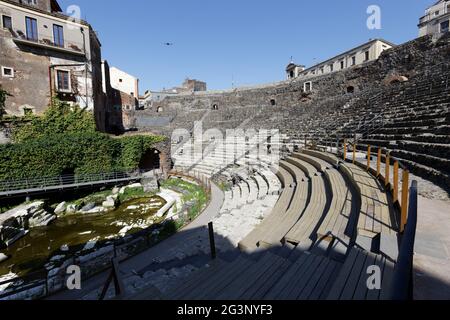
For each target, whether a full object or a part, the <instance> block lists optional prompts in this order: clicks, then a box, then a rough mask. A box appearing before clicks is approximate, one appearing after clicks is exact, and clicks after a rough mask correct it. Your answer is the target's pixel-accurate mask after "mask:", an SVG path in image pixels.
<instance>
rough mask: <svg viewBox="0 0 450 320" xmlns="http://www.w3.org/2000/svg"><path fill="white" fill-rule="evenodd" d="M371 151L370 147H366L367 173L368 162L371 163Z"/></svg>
mask: <svg viewBox="0 0 450 320" xmlns="http://www.w3.org/2000/svg"><path fill="white" fill-rule="evenodd" d="M371 151H372V147H371V146H370V145H369V146H368V147H367V171H369V169H370V162H371V155H370V154H371Z"/></svg>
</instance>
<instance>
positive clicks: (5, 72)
mask: <svg viewBox="0 0 450 320" xmlns="http://www.w3.org/2000/svg"><path fill="white" fill-rule="evenodd" d="M2 77H4V78H14V69H13V68H8V67H2Z"/></svg>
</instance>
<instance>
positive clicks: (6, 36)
mask: <svg viewBox="0 0 450 320" xmlns="http://www.w3.org/2000/svg"><path fill="white" fill-rule="evenodd" d="M61 11H62V10H61V8H60V6H59V4H58V3H57V1H56V0H29V1H23V0H0V22H1V26H0V68H1V74H0V85H1V86H2V87H3V88H4V89H5V90H6V91H7V92H9V93H10V94H11V95H12V96H11V97H9V98H8V99H7V103H6V112H7V114H10V115H14V116H24V115H26V114H36V115H40V114H42V113H43V112H44V111H45V110H46V109H47V107H48V106H49V105H50V102H51V98H52V97H57V98H59V99H60V100H62V101H66V102H68V103H71V104H78V105H80V106H81V107H85V108H87V109H88V110H91V111H93V112H94V113H95V118H96V121H97V126H98V128H99V130H104V127H105V110H104V106H105V97H104V95H103V90H102V86H101V83H102V78H101V77H102V72H101V44H100V42H99V40H98V38H97V35H96V33H95V32H94V30H93V29H92V27H91V26H90V25H89V24H88V23H87V22H85V21H82V20H79V19H78V20H77V19H75V18H72V17H68V16H66V15H64V14H63V13H62V12H61Z"/></svg>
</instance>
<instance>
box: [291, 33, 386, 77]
mask: <svg viewBox="0 0 450 320" xmlns="http://www.w3.org/2000/svg"><path fill="white" fill-rule="evenodd" d="M394 46H395V44H393V43H391V42H389V41H386V40H383V39H374V40H371V41H369V42H366V43H364V44H362V45H360V46H357V47H355V48H352V49H350V50H348V51H346V52H343V53H341V54H338V55H337V56H335V57H333V58H331V59H328V60H326V61H323V62H321V63H318V64H316V65H314V66H312V67H310V68H307V69H305V66H302V65H296V64H295V63H294V62H292V61H291V63H290V64H289V65H288V66H287V68H286V76H287V79H288V80H290V79H295V78H308V77H314V76H317V75H322V74H328V73H332V72H337V71H340V70H344V69H347V68H352V67H355V66H358V65H362V64H364V63H367V62H370V61H373V60H377V59H378V58H379V57H380V55H381V53H382V52H383V51H385V50H388V49H390V48H392V47H394Z"/></svg>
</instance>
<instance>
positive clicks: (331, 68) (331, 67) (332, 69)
mask: <svg viewBox="0 0 450 320" xmlns="http://www.w3.org/2000/svg"><path fill="white" fill-rule="evenodd" d="M333 71H334V65H333V64H330V72H333Z"/></svg>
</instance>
